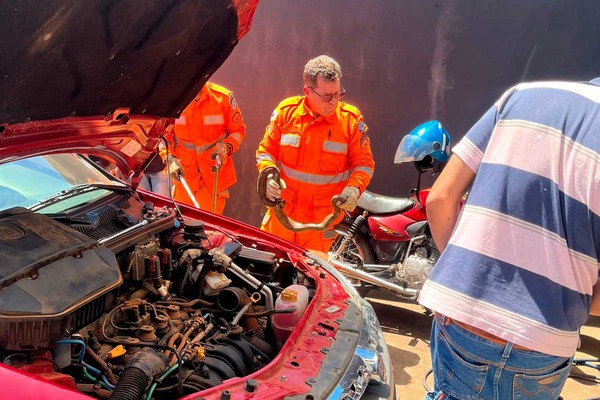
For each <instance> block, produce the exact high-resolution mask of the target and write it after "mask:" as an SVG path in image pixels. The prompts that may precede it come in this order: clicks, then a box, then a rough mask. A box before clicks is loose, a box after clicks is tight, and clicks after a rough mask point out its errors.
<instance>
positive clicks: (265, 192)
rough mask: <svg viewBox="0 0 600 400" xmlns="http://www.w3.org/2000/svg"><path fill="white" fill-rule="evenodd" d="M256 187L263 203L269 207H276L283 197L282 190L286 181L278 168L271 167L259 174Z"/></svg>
mask: <svg viewBox="0 0 600 400" xmlns="http://www.w3.org/2000/svg"><path fill="white" fill-rule="evenodd" d="M256 187H257V190H258V196H259V197H260V200H261V201H262V202H263V204H265V205H266V206H267V207H274V206H275V204H276V203H277V201H278V200H280V199H281V190H282V189H285V182H284V181H283V179H281V177H280V175H279V171H278V170H277V168H274V167H269V168H266V169H264V170H263V171H262V172H261V173H260V174H259V175H258V181H257V182H256Z"/></svg>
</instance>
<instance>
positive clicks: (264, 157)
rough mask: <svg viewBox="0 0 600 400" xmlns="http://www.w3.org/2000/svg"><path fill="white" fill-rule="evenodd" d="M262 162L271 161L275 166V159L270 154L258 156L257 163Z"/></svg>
mask: <svg viewBox="0 0 600 400" xmlns="http://www.w3.org/2000/svg"><path fill="white" fill-rule="evenodd" d="M261 161H271V162H272V163H273V164H275V158H273V156H272V155H270V154H268V153H264V154H259V155H257V156H256V162H257V163H259V162H261Z"/></svg>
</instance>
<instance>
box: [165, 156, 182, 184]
mask: <svg viewBox="0 0 600 400" xmlns="http://www.w3.org/2000/svg"><path fill="white" fill-rule="evenodd" d="M167 173H168V174H169V175H171V179H173V180H176V181H179V177H180V176H182V177H183V176H185V168H183V165H181V161H179V159H178V158H175V157H170V158H169V160H167Z"/></svg>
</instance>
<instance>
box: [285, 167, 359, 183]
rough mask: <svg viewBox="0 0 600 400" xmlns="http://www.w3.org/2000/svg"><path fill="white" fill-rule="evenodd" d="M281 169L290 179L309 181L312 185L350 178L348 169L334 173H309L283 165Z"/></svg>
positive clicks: (338, 181)
mask: <svg viewBox="0 0 600 400" xmlns="http://www.w3.org/2000/svg"><path fill="white" fill-rule="evenodd" d="M281 170H282V172H283V173H284V174H286V175H287V176H289V177H290V178H292V179H295V180H297V181H299V182H303V183H311V184H313V185H329V184H332V183H340V182H344V181H347V180H348V179H350V171H344V172H340V173H339V174H335V175H321V174H309V173H306V172H302V171H298V170H296V169H293V168H290V167H288V166H285V165H281Z"/></svg>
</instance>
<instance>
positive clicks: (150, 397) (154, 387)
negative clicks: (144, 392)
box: [146, 364, 181, 400]
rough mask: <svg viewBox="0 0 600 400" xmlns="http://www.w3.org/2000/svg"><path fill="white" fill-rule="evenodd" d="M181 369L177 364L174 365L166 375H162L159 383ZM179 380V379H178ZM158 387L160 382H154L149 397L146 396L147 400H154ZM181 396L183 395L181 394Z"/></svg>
mask: <svg viewBox="0 0 600 400" xmlns="http://www.w3.org/2000/svg"><path fill="white" fill-rule="evenodd" d="M177 367H179V366H178V365H177V364H175V365H173V366H172V367H171V368H169V369H168V370H167V371H166V372H165V373H164V374H162V375H161V376H160V378H159V381H163V380H164V379H165V378H166V377H167V376H169V375H170V374H171V372H173V371H175V370H176V369H177ZM178 379H179V378H178ZM157 386H158V382H154V383H153V384H152V386H150V390H148V396H146V400H150V399H152V395H153V394H154V390H155V389H156V387H157ZM180 395H181V394H180Z"/></svg>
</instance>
